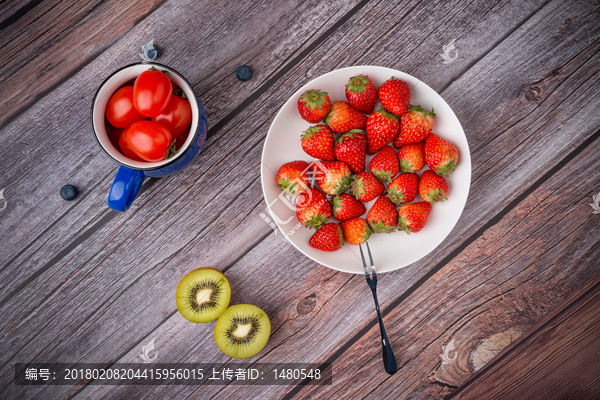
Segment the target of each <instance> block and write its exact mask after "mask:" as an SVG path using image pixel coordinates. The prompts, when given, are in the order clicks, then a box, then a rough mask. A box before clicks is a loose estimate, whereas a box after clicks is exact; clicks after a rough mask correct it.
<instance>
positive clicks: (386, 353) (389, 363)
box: [367, 278, 398, 375]
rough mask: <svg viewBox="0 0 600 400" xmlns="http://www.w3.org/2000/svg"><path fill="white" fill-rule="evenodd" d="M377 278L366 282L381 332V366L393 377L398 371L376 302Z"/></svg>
mask: <svg viewBox="0 0 600 400" xmlns="http://www.w3.org/2000/svg"><path fill="white" fill-rule="evenodd" d="M376 279H377V278H375V279H369V278H367V282H368V283H369V287H370V288H371V292H372V293H373V299H374V300H375V309H376V310H377V320H378V321H379V331H380V332H381V346H382V352H383V366H384V368H385V372H387V373H388V374H390V375H394V374H395V373H396V371H397V370H398V366H397V365H396V357H394V352H393V351H392V345H391V344H390V341H389V340H388V337H387V333H385V328H384V326H383V318H381V311H379V302H378V301H377V280H376Z"/></svg>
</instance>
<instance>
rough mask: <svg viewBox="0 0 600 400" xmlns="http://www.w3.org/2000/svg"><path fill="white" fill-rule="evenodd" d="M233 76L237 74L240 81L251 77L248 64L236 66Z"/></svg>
mask: <svg viewBox="0 0 600 400" xmlns="http://www.w3.org/2000/svg"><path fill="white" fill-rule="evenodd" d="M235 76H237V78H238V79H239V80H240V81H247V80H248V79H250V78H252V70H251V69H250V67H249V66H247V65H242V66H240V67H238V69H237V71H235Z"/></svg>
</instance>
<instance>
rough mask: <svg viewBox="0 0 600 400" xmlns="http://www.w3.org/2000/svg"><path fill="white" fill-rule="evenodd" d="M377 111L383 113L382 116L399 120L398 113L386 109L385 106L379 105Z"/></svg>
mask: <svg viewBox="0 0 600 400" xmlns="http://www.w3.org/2000/svg"><path fill="white" fill-rule="evenodd" d="M375 112H376V113H378V114H381V116H382V117H385V119H393V120H395V121H398V117H396V115H395V114H394V113H391V112H389V111H388V110H386V109H385V108H383V107H379V109H378V110H377V111H375Z"/></svg>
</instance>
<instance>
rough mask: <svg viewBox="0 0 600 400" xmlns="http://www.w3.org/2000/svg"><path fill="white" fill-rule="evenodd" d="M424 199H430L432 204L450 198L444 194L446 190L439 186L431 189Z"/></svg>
mask: <svg viewBox="0 0 600 400" xmlns="http://www.w3.org/2000/svg"><path fill="white" fill-rule="evenodd" d="M423 200H425V201H428V202H429V203H431V204H434V203H437V202H442V201H444V200H448V198H447V197H446V196H444V190H443V189H439V188H437V189H431V190H430V191H429V192H428V193H427V194H426V195H425V198H424V199H423ZM392 201H393V200H392Z"/></svg>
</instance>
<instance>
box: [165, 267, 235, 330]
mask: <svg viewBox="0 0 600 400" xmlns="http://www.w3.org/2000/svg"><path fill="white" fill-rule="evenodd" d="M200 270H212V271H216V272H217V273H218V274H219V275H221V276H222V277H223V278H225V281H226V282H227V286H229V291H230V293H229V298H231V283H230V282H229V278H227V276H226V275H225V274H224V273H223V271H221V270H219V269H217V268H213V267H200V268H196V269H193V270H191V271H189V272H188V273H187V274H185V275H184V276H183V277H182V278H181V279H180V280H179V283H178V284H177V288H179V286H180V285H181V284H182V282H183V281H184V280H185V279H186V278H187V277H188V276H189V275H190V274H193V273H195V272H197V271H200ZM177 292H178V290H176V291H175V303H176V304H177ZM228 305H229V300H228V301H227V304H226V305H225V307H224V308H223V311H222V312H221V314H222V313H223V312H225V310H226V309H227V306H228ZM177 308H178V309H179V305H178V307H177ZM179 311H180V313H181V315H182V316H183V317H184V318H186V319H188V320H190V321H192V322H200V323H203V322H210V321H214V320H215V319H217V318H218V317H219V316H220V314H219V315H217V316H215V317H214V318H212V319H207V320H202V321H194V320H191V319H190V318H188V317H187V316H185V315H184V313H182V312H181V310H179Z"/></svg>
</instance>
